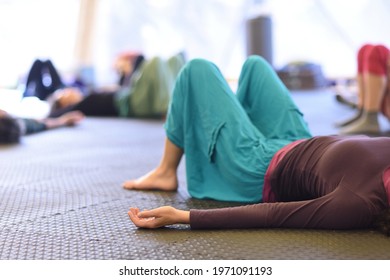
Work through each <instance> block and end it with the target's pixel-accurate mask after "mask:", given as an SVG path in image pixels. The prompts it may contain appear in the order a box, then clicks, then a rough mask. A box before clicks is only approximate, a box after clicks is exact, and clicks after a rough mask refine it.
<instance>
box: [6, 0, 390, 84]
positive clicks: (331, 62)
mask: <svg viewBox="0 0 390 280" xmlns="http://www.w3.org/2000/svg"><path fill="white" fill-rule="evenodd" d="M79 1H80V0H34V1H31V0H12V1H11V0H0V37H1V38H2V40H1V44H0V87H1V86H10V85H15V83H16V82H17V78H18V77H19V76H20V75H21V74H23V73H24V72H26V71H27V70H28V67H29V66H30V65H31V63H32V61H33V59H34V58H36V57H48V58H51V59H53V61H54V63H55V65H56V66H57V67H58V68H60V70H62V71H64V72H66V71H69V70H72V67H74V64H75V61H74V59H75V52H74V46H75V40H76V31H77V19H78V8H79ZM97 1H98V4H99V5H98V6H97V9H98V10H97V11H96V12H97V14H96V23H95V24H96V26H95V28H94V29H93V30H95V34H94V37H93V38H94V39H93V44H92V47H91V49H90V50H89V51H90V52H91V57H92V64H93V65H92V66H93V67H95V70H96V71H95V73H96V75H97V79H98V81H99V83H101V84H104V83H109V82H112V81H114V80H115V76H114V73H113V71H112V67H111V66H112V60H113V58H114V57H115V55H116V54H117V53H118V52H120V51H122V50H126V49H136V50H141V51H143V52H144V53H145V54H146V55H147V56H154V55H161V56H169V55H171V54H173V53H175V52H177V51H181V50H184V51H185V52H186V53H187V56H188V57H189V58H194V57H203V58H207V59H210V60H212V61H214V62H215V63H216V64H217V65H218V66H220V68H221V69H222V71H223V72H224V73H225V74H226V76H227V77H229V78H236V77H237V76H238V73H239V70H240V67H241V64H242V62H243V60H244V59H245V57H246V46H245V29H244V28H245V22H246V20H247V19H248V18H250V17H251V16H253V15H257V14H264V13H266V14H269V15H271V17H272V22H273V46H274V51H273V54H274V58H273V61H274V66H275V67H281V66H283V65H284V64H286V63H288V62H291V61H296V60H308V61H312V62H317V63H319V64H321V65H322V67H323V69H324V72H325V74H326V75H328V76H331V77H336V76H353V75H354V73H355V67H356V61H355V56H356V52H357V49H358V48H359V47H360V46H361V45H362V44H363V43H365V42H373V43H384V44H386V45H389V46H390V36H389V31H388V30H389V27H390V1H388V0H354V1H347V0H344V1H343V0H97Z"/></svg>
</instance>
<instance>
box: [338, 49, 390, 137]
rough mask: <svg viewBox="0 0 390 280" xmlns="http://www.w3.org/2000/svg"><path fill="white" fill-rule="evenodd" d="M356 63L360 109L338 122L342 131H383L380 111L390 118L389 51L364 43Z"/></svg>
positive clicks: (356, 132) (355, 132)
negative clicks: (379, 117) (350, 116)
mask: <svg viewBox="0 0 390 280" xmlns="http://www.w3.org/2000/svg"><path fill="white" fill-rule="evenodd" d="M357 65H358V69H357V76H356V79H357V86H358V102H357V104H356V108H357V112H356V114H355V115H354V116H353V117H352V118H349V119H347V120H344V121H342V122H339V123H337V124H336V125H337V126H338V127H340V133H341V134H380V133H381V128H380V125H379V121H378V116H379V114H380V113H382V114H383V115H384V116H386V117H387V118H389V119H390V50H389V49H388V48H387V47H386V46H384V45H371V44H365V45H363V46H362V47H361V48H360V49H359V51H358V55H357Z"/></svg>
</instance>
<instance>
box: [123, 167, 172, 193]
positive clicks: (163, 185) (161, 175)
mask: <svg viewBox="0 0 390 280" xmlns="http://www.w3.org/2000/svg"><path fill="white" fill-rule="evenodd" d="M177 187H178V181H177V175H176V173H169V174H168V173H167V172H163V171H161V170H160V169H158V168H157V169H154V170H152V171H150V172H149V173H147V174H145V175H144V176H142V177H140V178H138V179H136V180H129V181H125V182H124V183H123V188H125V189H127V190H162V191H175V190H177Z"/></svg>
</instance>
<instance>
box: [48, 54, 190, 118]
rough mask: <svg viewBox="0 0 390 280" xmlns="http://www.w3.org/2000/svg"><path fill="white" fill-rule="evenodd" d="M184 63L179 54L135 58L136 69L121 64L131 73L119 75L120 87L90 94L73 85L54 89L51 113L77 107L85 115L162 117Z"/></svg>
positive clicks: (64, 111)
mask: <svg viewBox="0 0 390 280" xmlns="http://www.w3.org/2000/svg"><path fill="white" fill-rule="evenodd" d="M120 65H122V64H121V63H120ZM183 65H184V56H183V54H181V53H180V54H177V55H174V56H172V57H170V58H169V59H163V58H160V57H154V58H152V59H150V60H146V59H142V60H139V59H136V60H135V64H134V66H135V68H131V69H127V68H125V67H123V69H127V70H126V71H128V72H131V75H122V78H121V79H120V82H119V83H120V84H122V85H121V87H120V88H119V89H111V90H108V91H107V90H106V91H103V92H98V93H90V94H88V95H87V96H85V97H84V96H82V94H81V93H80V91H79V90H77V89H75V88H67V89H62V90H58V91H56V92H55V93H54V94H53V96H52V98H51V103H52V109H51V113H50V116H51V117H58V116H60V115H62V114H63V113H66V112H69V111H73V110H76V111H81V112H82V113H83V114H85V115H86V116H115V117H134V118H154V119H162V118H164V117H165V115H166V113H167V109H168V104H169V101H170V98H171V92H172V88H173V85H174V82H175V79H176V77H177V75H178V73H179V71H180V70H181V68H182V66H183ZM122 66H123V65H122Z"/></svg>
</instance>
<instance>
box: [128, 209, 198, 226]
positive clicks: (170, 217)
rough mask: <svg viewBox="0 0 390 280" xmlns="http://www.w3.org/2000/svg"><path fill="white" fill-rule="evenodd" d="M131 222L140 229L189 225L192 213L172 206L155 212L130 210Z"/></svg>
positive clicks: (154, 210)
mask: <svg viewBox="0 0 390 280" xmlns="http://www.w3.org/2000/svg"><path fill="white" fill-rule="evenodd" d="M128 215H129V218H130V220H131V221H132V222H133V223H134V224H135V225H136V226H137V227H140V228H159V227H163V226H168V225H173V224H189V223H190V212H189V211H184V210H178V209H176V208H173V207H171V206H163V207H159V208H156V209H153V210H145V211H140V210H139V209H138V208H130V210H129V212H128Z"/></svg>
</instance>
